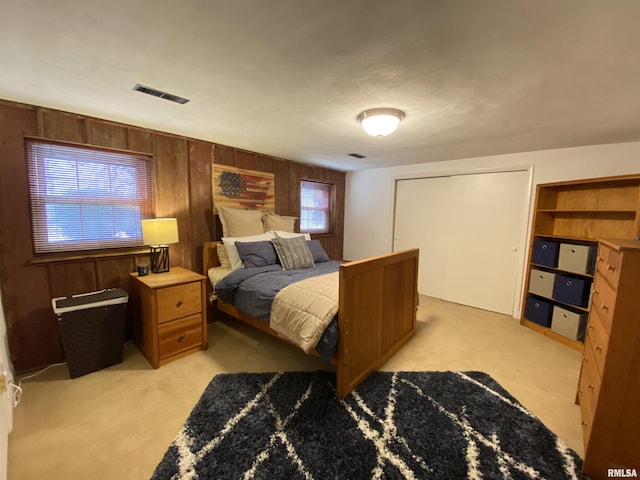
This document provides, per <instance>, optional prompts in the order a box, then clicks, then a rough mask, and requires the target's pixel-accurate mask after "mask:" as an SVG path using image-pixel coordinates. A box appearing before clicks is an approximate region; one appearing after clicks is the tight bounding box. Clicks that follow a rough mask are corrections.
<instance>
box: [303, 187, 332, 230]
mask: <svg viewBox="0 0 640 480" xmlns="http://www.w3.org/2000/svg"><path fill="white" fill-rule="evenodd" d="M332 207H333V185H331V184H330V183H321V182H312V181H308V180H303V181H302V182H300V231H301V232H304V233H329V232H330V231H331V210H332Z"/></svg>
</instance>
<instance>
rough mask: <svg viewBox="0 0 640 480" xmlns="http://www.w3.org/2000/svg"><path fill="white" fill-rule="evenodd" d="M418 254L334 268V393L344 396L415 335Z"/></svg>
mask: <svg viewBox="0 0 640 480" xmlns="http://www.w3.org/2000/svg"><path fill="white" fill-rule="evenodd" d="M417 307H418V250H417V249H411V250H404V251H401V252H395V253H390V254H387V255H382V256H380V257H374V258H368V259H365V260H359V261H356V262H350V263H346V264H344V265H341V266H340V306H339V310H338V329H339V336H338V352H337V356H338V358H337V372H336V376H337V394H338V397H339V398H344V397H345V396H346V395H348V394H349V392H351V391H352V390H353V389H354V388H355V387H356V386H357V385H358V384H359V383H360V382H362V381H363V380H364V379H365V378H366V377H367V375H369V374H370V373H371V372H372V371H374V370H377V369H378V368H380V367H381V366H382V365H384V363H385V362H386V361H387V360H389V359H390V358H391V357H392V356H393V355H394V354H395V353H396V352H397V351H398V350H399V349H400V348H401V347H402V346H403V345H404V344H405V343H407V341H408V340H409V339H410V338H411V337H412V336H413V335H414V334H415V329H416V311H417Z"/></svg>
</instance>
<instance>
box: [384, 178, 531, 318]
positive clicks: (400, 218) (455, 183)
mask: <svg viewBox="0 0 640 480" xmlns="http://www.w3.org/2000/svg"><path fill="white" fill-rule="evenodd" d="M528 185H529V175H528V173H527V172H526V171H516V172H498V173H486V174H472V175H456V176H451V177H438V178H421V179H410V180H399V181H398V182H397V184H396V210H395V214H396V216H395V232H394V250H401V249H404V248H408V247H418V248H420V271H419V284H418V291H419V292H420V293H422V294H425V295H429V296H433V297H437V298H441V299H443V300H447V301H451V302H455V303H461V304H464V305H470V306H473V307H478V308H483V309H486V310H491V311H495V312H500V313H506V314H509V315H512V314H513V313H514V302H515V301H516V298H517V295H516V286H517V284H518V282H517V280H518V279H517V272H518V266H519V265H520V264H521V263H522V252H521V251H520V250H521V248H522V246H523V245H524V242H525V235H526V219H527V212H528V198H529V187H528ZM409 212H410V213H409Z"/></svg>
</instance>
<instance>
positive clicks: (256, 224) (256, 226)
mask: <svg viewBox="0 0 640 480" xmlns="http://www.w3.org/2000/svg"><path fill="white" fill-rule="evenodd" d="M218 216H219V217H220V223H221V224H222V236H223V237H246V236H248V235H258V234H260V233H264V226H263V225H262V210H243V209H241V208H231V207H218Z"/></svg>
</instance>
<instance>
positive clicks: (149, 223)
mask: <svg viewBox="0 0 640 480" xmlns="http://www.w3.org/2000/svg"><path fill="white" fill-rule="evenodd" d="M140 224H141V225H142V239H143V241H144V244H145V245H169V244H171V243H178V221H177V220H176V219H175V218H154V219H151V220H142V221H141V222H140Z"/></svg>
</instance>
